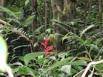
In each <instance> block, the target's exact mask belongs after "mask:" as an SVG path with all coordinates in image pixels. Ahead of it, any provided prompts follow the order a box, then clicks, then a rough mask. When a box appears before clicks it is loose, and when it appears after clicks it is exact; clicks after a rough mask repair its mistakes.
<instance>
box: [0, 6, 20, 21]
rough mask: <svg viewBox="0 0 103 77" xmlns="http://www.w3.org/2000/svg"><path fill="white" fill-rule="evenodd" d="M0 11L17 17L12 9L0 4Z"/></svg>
mask: <svg viewBox="0 0 103 77" xmlns="http://www.w3.org/2000/svg"><path fill="white" fill-rule="evenodd" d="M0 12H5V13H6V14H8V15H9V16H11V17H14V18H15V19H18V17H17V16H16V15H15V13H14V12H13V11H11V10H9V9H8V8H5V7H2V6H0Z"/></svg>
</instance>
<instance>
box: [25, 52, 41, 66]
mask: <svg viewBox="0 0 103 77" xmlns="http://www.w3.org/2000/svg"><path fill="white" fill-rule="evenodd" d="M40 55H43V54H42V53H39V52H37V53H29V54H26V55H25V56H24V57H23V60H24V62H25V64H26V65H28V63H29V62H30V61H31V60H35V58H36V57H38V56H40Z"/></svg>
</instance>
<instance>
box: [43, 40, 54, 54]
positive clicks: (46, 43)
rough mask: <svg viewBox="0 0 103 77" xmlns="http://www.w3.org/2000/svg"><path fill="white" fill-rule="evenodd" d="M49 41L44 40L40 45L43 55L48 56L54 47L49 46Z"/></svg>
mask: <svg viewBox="0 0 103 77" xmlns="http://www.w3.org/2000/svg"><path fill="white" fill-rule="evenodd" d="M49 42H50V39H49V38H45V39H44V40H43V42H42V43H41V45H42V46H43V49H44V52H45V55H49V54H50V52H51V51H53V49H54V47H53V46H52V45H49Z"/></svg>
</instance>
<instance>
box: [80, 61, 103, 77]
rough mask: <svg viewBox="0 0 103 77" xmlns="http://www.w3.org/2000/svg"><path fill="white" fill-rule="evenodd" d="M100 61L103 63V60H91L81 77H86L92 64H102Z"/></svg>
mask: <svg viewBox="0 0 103 77" xmlns="http://www.w3.org/2000/svg"><path fill="white" fill-rule="evenodd" d="M100 63H103V60H100V61H92V62H90V63H89V64H88V65H87V67H86V69H85V70H84V72H83V74H82V76H81V77H85V76H86V74H87V72H88V70H89V69H90V67H91V66H92V65H96V64H100Z"/></svg>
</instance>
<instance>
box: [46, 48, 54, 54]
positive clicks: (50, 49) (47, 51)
mask: <svg viewBox="0 0 103 77" xmlns="http://www.w3.org/2000/svg"><path fill="white" fill-rule="evenodd" d="M53 48H54V47H53V46H47V48H45V49H44V51H45V55H48V54H49V53H50V52H51V51H52V50H53Z"/></svg>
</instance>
